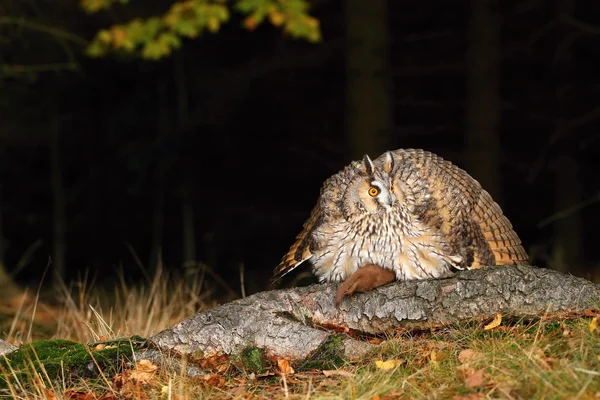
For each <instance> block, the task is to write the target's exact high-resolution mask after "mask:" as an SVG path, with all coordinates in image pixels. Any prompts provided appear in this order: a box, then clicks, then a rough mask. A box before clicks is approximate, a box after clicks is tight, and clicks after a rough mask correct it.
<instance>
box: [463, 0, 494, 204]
mask: <svg viewBox="0 0 600 400" xmlns="http://www.w3.org/2000/svg"><path fill="white" fill-rule="evenodd" d="M496 6H497V3H496V1H495V0H471V15H470V17H469V26H468V28H467V42H468V49H467V60H466V64H467V76H466V85H467V87H466V104H465V125H466V126H465V146H466V151H467V162H468V164H467V165H466V167H467V170H468V171H470V172H469V173H471V174H472V175H473V177H474V178H475V179H477V180H478V181H479V182H480V183H481V185H482V186H483V188H484V189H485V190H487V191H488V192H489V193H490V194H491V195H492V197H493V198H494V200H495V201H496V202H498V203H499V204H502V203H501V190H500V188H501V183H500V154H501V153H500V132H499V123H500V113H501V99H500V93H499V86H500V61H501V57H502V48H501V27H502V16H501V15H500V14H499V13H498V12H496V11H495V10H494V8H496Z"/></svg>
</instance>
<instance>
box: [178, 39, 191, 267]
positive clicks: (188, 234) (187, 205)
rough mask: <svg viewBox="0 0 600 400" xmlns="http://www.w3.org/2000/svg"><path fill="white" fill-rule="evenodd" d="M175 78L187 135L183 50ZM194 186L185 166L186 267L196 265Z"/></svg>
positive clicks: (180, 122) (180, 124) (183, 132)
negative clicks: (192, 199)
mask: <svg viewBox="0 0 600 400" xmlns="http://www.w3.org/2000/svg"><path fill="white" fill-rule="evenodd" d="M174 80H175V86H176V88H177V125H178V128H179V134H180V135H184V136H185V135H187V132H188V125H189V106H188V91H187V84H186V73H185V59H184V56H183V50H179V51H178V52H177V54H176V55H175V68H174ZM184 141H185V138H184ZM192 187H193V182H192V178H191V176H190V174H189V172H188V170H187V168H185V171H184V177H183V181H182V183H181V227H182V229H181V234H182V242H183V243H182V244H183V265H184V267H189V266H192V267H195V266H196V227H195V225H194V206H193V204H192V202H191V193H192Z"/></svg>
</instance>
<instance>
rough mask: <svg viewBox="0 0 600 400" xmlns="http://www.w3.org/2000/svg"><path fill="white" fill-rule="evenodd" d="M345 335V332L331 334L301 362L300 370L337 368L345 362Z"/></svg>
mask: <svg viewBox="0 0 600 400" xmlns="http://www.w3.org/2000/svg"><path fill="white" fill-rule="evenodd" d="M344 337H345V335H343V334H335V335H330V336H329V337H328V338H327V339H325V340H324V341H323V343H321V344H320V345H319V347H318V348H317V349H316V350H315V351H313V352H312V353H311V354H310V356H308V357H307V358H306V360H304V361H303V362H302V363H301V364H300V366H299V367H298V370H299V371H304V370H309V369H335V368H339V367H340V366H342V365H343V364H344V363H345V361H344V358H343V354H344V344H343V339H344Z"/></svg>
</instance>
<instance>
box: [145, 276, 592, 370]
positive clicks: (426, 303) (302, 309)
mask: <svg viewBox="0 0 600 400" xmlns="http://www.w3.org/2000/svg"><path fill="white" fill-rule="evenodd" d="M337 287H338V284H315V285H311V286H307V287H297V288H292V289H286V290H273V291H267V292H261V293H257V294H255V295H252V296H249V297H246V298H244V299H240V300H236V301H233V302H230V303H227V304H223V305H219V306H217V307H214V308H213V309H210V310H207V311H203V312H199V313H197V314H196V315H194V316H192V317H191V318H188V319H186V320H184V321H182V322H180V323H178V324H177V325H175V326H173V327H171V328H169V329H166V330H163V331H161V332H159V333H158V334H156V335H154V336H153V337H151V338H149V340H150V342H152V343H154V344H155V345H156V346H158V348H159V349H161V350H168V351H170V352H172V353H173V352H174V353H175V354H179V355H186V356H190V357H191V358H192V359H195V358H197V359H200V358H206V357H214V356H216V355H225V356H239V355H240V354H242V353H243V352H244V351H245V350H246V349H248V348H259V349H264V350H265V351H266V353H267V354H269V355H272V356H275V357H278V358H287V359H291V360H306V359H308V358H310V357H311V355H313V354H314V353H315V352H318V351H319V349H321V350H322V349H323V346H326V345H328V344H330V343H332V340H334V339H335V340H334V341H335V343H336V344H337V346H338V350H339V355H340V356H341V357H344V358H345V359H354V358H357V357H360V356H362V355H364V354H365V353H366V352H368V351H369V350H371V349H374V348H375V347H376V346H375V345H373V344H370V343H368V342H366V341H364V340H360V336H361V335H385V334H389V333H393V332H395V331H398V330H405V329H411V330H413V329H431V328H435V327H442V326H447V325H451V324H455V323H460V322H465V321H470V320H471V321H472V320H474V319H475V320H485V319H486V318H491V317H493V316H494V315H495V314H496V313H498V312H500V313H502V314H503V315H507V316H513V317H528V318H540V317H542V316H544V315H545V316H548V317H551V316H552V315H554V316H562V317H564V316H567V315H578V314H581V313H583V312H584V311H586V310H589V309H596V310H597V309H598V306H599V305H600V285H598V284H594V283H592V282H590V281H587V280H585V279H582V278H577V277H574V276H571V275H567V274H563V273H560V272H557V271H553V270H549V269H543V268H536V267H532V266H523V265H520V266H510V267H509V266H502V267H484V268H481V269H478V270H471V271H460V272H458V273H457V274H456V275H455V276H453V277H451V278H446V279H435V280H433V279H432V280H420V281H407V282H394V283H392V284H389V285H386V286H383V287H380V288H377V289H375V290H373V291H372V292H368V293H361V294H355V295H353V296H350V297H347V298H344V300H343V301H342V303H341V305H340V307H339V308H336V307H335V306H334V295H335V292H336V289H337Z"/></svg>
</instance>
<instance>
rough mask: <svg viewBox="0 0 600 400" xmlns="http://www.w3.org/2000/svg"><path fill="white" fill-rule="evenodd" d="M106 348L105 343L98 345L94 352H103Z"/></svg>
mask: <svg viewBox="0 0 600 400" xmlns="http://www.w3.org/2000/svg"><path fill="white" fill-rule="evenodd" d="M105 347H106V345H105V344H104V343H98V344H97V345H96V347H94V348H93V349H92V350H94V351H98V350H102V349H104V348H105Z"/></svg>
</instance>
